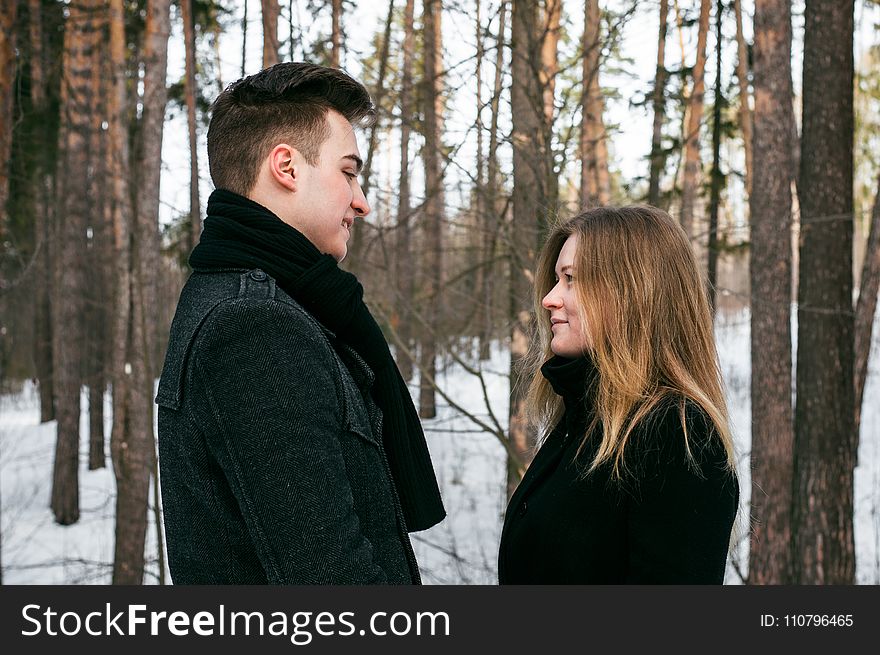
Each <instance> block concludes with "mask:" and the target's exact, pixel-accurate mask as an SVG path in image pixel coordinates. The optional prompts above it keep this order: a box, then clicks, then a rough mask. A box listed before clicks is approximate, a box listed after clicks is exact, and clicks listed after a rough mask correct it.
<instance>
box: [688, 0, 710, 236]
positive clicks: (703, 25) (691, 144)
mask: <svg viewBox="0 0 880 655" xmlns="http://www.w3.org/2000/svg"><path fill="white" fill-rule="evenodd" d="M709 8H710V7H709V0H700V26H699V32H698V34H697V61H696V64H695V65H694V85H693V88H692V90H691V97H690V100H689V102H688V122H687V129H686V130H685V134H684V144H685V146H684V149H685V155H684V179H683V181H682V189H681V225H682V227H683V228H684V231H685V232H686V233H687V235H688V236H689V237H690V238H691V239H693V238H694V237H695V236H696V235H695V231H694V205H695V204H696V198H697V192H698V190H699V185H700V125H701V124H702V122H703V95H704V94H705V89H706V83H705V71H706V40H707V36H708V33H709Z"/></svg>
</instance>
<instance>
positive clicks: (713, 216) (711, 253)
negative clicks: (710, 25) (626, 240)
mask: <svg viewBox="0 0 880 655" xmlns="http://www.w3.org/2000/svg"><path fill="white" fill-rule="evenodd" d="M723 18H724V2H723V0H718V2H716V3H715V102H714V103H713V107H712V177H711V180H710V182H711V184H710V190H709V248H708V257H707V260H708V276H707V277H708V282H709V285H708V286H709V288H708V292H709V306H710V307H711V308H712V312H713V314H714V312H715V284H716V282H717V280H718V212H719V210H720V207H721V186H722V185H723V184H724V173H722V172H721V108H722V107H723V106H724V92H723V90H722V86H721V44H722V39H723V34H722V33H721V21H722V19H723Z"/></svg>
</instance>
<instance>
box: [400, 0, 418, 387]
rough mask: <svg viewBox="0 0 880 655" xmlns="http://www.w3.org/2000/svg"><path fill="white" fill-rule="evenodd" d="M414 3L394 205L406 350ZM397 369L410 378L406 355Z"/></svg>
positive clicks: (411, 2)
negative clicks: (395, 205)
mask: <svg viewBox="0 0 880 655" xmlns="http://www.w3.org/2000/svg"><path fill="white" fill-rule="evenodd" d="M414 10H415V0H406V7H405V9H404V14H403V65H402V69H401V77H402V80H401V89H400V177H399V178H398V179H399V182H398V204H397V258H396V261H395V267H396V273H397V275H396V278H397V292H398V303H397V304H398V306H399V307H400V308H401V309H400V310H399V316H400V324H399V328H398V334H399V335H400V339H401V341H402V342H403V343H404V345H406V347H407V348H411V343H412V334H413V326H412V321H413V316H412V306H413V299H414V294H415V284H414V279H415V266H414V262H413V254H412V250H411V239H410V235H411V232H412V228H411V223H412V221H411V212H412V209H411V207H410V203H411V201H410V190H409V142H410V132H411V128H410V125H411V124H412V121H413V120H414V114H415V112H414V111H413V98H412V68H413V55H414V49H415V32H414V30H413V13H414ZM397 366H398V368H399V369H400V374H401V375H402V376H403V379H404V380H407V381H408V380H410V378H412V375H413V368H414V362H413V361H412V358H411V357H410V355H409V353H407V352H405V351H404V349H398V352H397Z"/></svg>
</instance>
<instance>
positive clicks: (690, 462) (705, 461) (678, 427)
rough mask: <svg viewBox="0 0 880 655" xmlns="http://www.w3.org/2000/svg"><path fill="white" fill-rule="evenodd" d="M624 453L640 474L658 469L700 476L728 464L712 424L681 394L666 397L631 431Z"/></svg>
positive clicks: (722, 441) (703, 410) (719, 434)
mask: <svg viewBox="0 0 880 655" xmlns="http://www.w3.org/2000/svg"><path fill="white" fill-rule="evenodd" d="M627 450H629V451H630V452H629V453H628V454H629V455H630V456H631V458H632V459H634V460H635V461H636V462H637V463H640V464H641V468H642V469H643V471H644V470H650V469H653V468H655V467H656V466H657V465H659V466H661V467H663V468H666V467H670V466H672V467H687V468H689V469H693V470H695V471H697V472H699V473H700V474H701V475H703V474H705V473H706V472H707V469H709V470H723V469H726V468H727V462H728V454H727V448H726V446H725V443H724V439H723V437H722V435H721V433H720V432H719V430H718V427H717V426H716V424H715V421H714V420H713V419H712V417H711V416H710V415H709V413H708V412H707V411H706V410H705V409H704V408H703V407H702V406H701V405H700V404H699V403H697V402H696V401H694V400H692V399H690V398H686V397H684V396H682V395H680V394H669V395H667V396H665V397H664V398H662V399H661V400H659V401H658V402H657V403H656V404H655V405H654V406H653V407H652V408H651V409H650V410H648V412H647V413H646V415H645V416H644V417H643V418H642V419H640V420H639V421H638V422H637V423H636V425H635V426H634V427H633V431H632V434H631V435H630V439H629V441H628V443H627Z"/></svg>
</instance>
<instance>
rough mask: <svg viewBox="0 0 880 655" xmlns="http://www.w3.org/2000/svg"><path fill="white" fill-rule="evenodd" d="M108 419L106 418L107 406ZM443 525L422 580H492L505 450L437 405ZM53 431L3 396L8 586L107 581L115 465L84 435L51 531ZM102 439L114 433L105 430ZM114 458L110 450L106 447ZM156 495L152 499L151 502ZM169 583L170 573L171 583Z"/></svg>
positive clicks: (732, 394) (30, 399) (875, 498)
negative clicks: (75, 487)
mask: <svg viewBox="0 0 880 655" xmlns="http://www.w3.org/2000/svg"><path fill="white" fill-rule="evenodd" d="M716 334H717V339H718V348H719V353H720V357H721V364H722V368H723V371H724V378H725V381H726V384H727V390H728V401H729V404H730V410H731V419H732V423H733V429H734V433H735V435H736V438H737V444H738V447H739V452H740V467H739V470H740V486H741V490H742V494H743V498H742V511H741V516H742V517H746V516H747V515H748V496H749V492H750V489H751V486H750V485H751V483H750V480H749V468H748V451H749V432H750V405H749V376H750V365H749V316H748V312H747V311H740V312H736V313H732V314H728V315H725V316H720V317H719V319H718V321H717V327H716ZM876 342H877V338H875V344H874V345H875V347H874V348H873V352H872V358H871V365H870V367H869V374H868V375H869V377H868V381H867V385H866V389H865V403H864V409H863V413H862V431H861V440H860V447H859V460H858V462H859V465H858V468H857V469H856V478H855V505H856V516H855V529H856V558H857V559H856V562H857V564H856V577H857V581H858V582H859V583H860V584H880V416H878V413H880V403H878V402H877V398H878V397H880V381H878V377H880V376H878V370H880V368H878V365H880V356H878V354H877V343H876ZM507 357H508V355H507V352H506V351H505V350H503V349H501V348H496V349H495V350H493V352H492V357H491V359H490V360H489V361H488V362H483V363H482V370H483V379H484V382H485V387H486V394H485V397H487V398H488V401H489V406H490V407H491V410H492V413H493V414H494V416H495V417H496V418H497V420H498V422H499V423H500V424H501V426H502V427H505V424H506V416H507V379H506V376H505V372H506V368H507ZM443 364H448V365H447V366H445V367H444V372H443V373H441V375H440V376H439V380H438V381H439V382H440V384H441V385H442V387H443V388H444V389H445V390H446V392H447V393H448V394H449V395H450V397H451V398H452V399H453V401H454V402H456V403H457V404H459V405H460V406H461V407H463V408H464V409H465V410H466V411H467V412H469V413H471V414H473V415H474V416H475V417H477V418H479V419H481V420H483V421H485V422H487V423H492V421H493V419H492V418H491V417H490V416H489V411H488V410H487V404H486V402H485V400H484V392H483V388H482V385H481V383H480V380H479V379H478V378H477V377H476V376H474V375H472V374H471V373H468V372H467V371H465V370H464V369H463V368H462V367H461V366H458V365H456V364H455V363H454V362H452V361H449V362H443ZM105 402H106V405H105V406H106V410H105V416H107V417H108V419H109V416H110V407H109V399H105ZM82 410H83V412H82V419H81V420H82V434H83V435H87V434H88V415H87V411H88V398H87V396H86V394H85V393H84V394H83V397H82ZM425 429H426V432H427V436H428V443H429V447H430V449H431V454H432V457H433V460H434V464H435V468H436V470H437V474H438V479H439V481H440V487H441V491H442V493H443V499H444V502H445V504H446V509H447V512H448V518H447V519H446V520H445V521H443V522H442V523H440V524H439V525H437V526H435V527H434V528H431V529H430V530H426V531H424V532H421V533H417V534H415V535H413V537H414V539H413V541H414V547H415V550H416V556H417V557H418V560H419V564H420V566H421V569H422V575H423V579H424V581H425V582H426V583H429V584H431V583H436V584H475V583H476V584H493V583H495V581H496V558H497V552H498V542H499V539H500V536H501V522H502V513H503V511H504V506H505V475H506V473H505V453H504V449H503V447H502V446H501V445H500V443H499V442H498V441H497V440H496V439H495V438H494V437H493V436H491V435H489V434H488V433H486V432H484V431H482V430H481V429H480V428H478V427H477V426H476V425H475V424H474V422H473V421H472V420H471V419H469V418H467V417H465V416H463V415H462V414H461V413H460V412H459V411H457V410H456V409H454V408H452V407H451V406H450V405H449V404H448V403H447V402H445V401H443V400H442V398H438V412H437V418H435V419H432V420H430V421H426V422H425ZM54 433H55V424H54V422H52V423H47V424H45V425H39V398H38V395H37V393H36V390H35V389H34V387H33V386H32V385H31V384H26V385H25V386H24V388H23V389H22V391H21V392H20V393H17V394H13V395H6V396H2V397H0V494H2V495H0V503H2V565H3V582H4V583H6V584H88V583H93V584H106V583H109V582H110V573H111V563H112V559H113V529H114V525H113V513H114V488H115V485H114V481H113V474H112V470H111V469H110V468H109V460H108V468H105V469H101V470H98V471H89V470H88V468H87V461H88V458H87V448H88V442H87V438H86V437H85V436H84V437H83V439H82V444H81V445H82V457H81V462H82V468H81V469H80V506H81V514H80V520H79V522H78V523H77V524H75V525H72V526H67V527H62V526H59V525H56V524H55V523H54V522H53V520H52V514H51V511H50V510H49V495H50V488H51V476H52V461H53V457H54ZM106 433H107V434H109V424H108V425H107V429H106ZM107 452H108V454H109V447H108V448H107ZM151 497H152V495H151ZM152 517H153V515H152V513H151V514H150V529H149V532H148V540H147V547H146V557H147V562H148V565H147V575H146V580H145V581H146V583H148V584H153V583H156V582H158V579H159V576H158V556H157V547H156V536H155V535H156V533H155V529H154V524H153V521H152ZM739 535H740V538H739V539H738V540H737V546H736V547H735V548H734V550H733V553H732V558H733V560H735V561H736V562H737V564H736V566H734V565H731V566H729V567H728V572H727V582H728V583H731V584H737V583H738V582H739V581H740V580H739V576H738V574H737V572H736V568H739V570H741V571H743V572H745V570H746V563H747V560H748V539H747V524H746V522H745V520H743V521H742V522H741V525H740V526H739ZM169 579H170V578H169Z"/></svg>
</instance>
